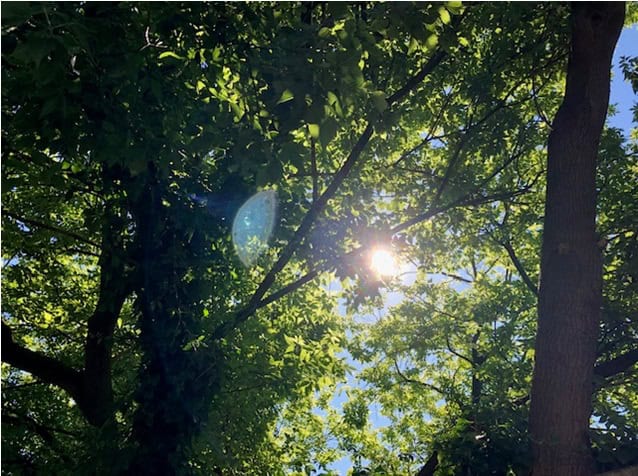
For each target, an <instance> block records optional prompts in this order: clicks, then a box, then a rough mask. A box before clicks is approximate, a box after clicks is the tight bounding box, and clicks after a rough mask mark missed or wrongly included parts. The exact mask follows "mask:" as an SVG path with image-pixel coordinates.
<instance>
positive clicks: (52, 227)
mask: <svg viewBox="0 0 638 476" xmlns="http://www.w3.org/2000/svg"><path fill="white" fill-rule="evenodd" d="M2 213H3V214H4V215H6V216H8V217H11V218H13V219H14V220H17V221H20V222H22V223H24V224H25V225H31V226H35V227H38V228H43V229H45V230H49V231H52V232H54V233H59V234H61V235H66V236H68V237H69V238H73V239H75V240H78V241H80V242H82V243H85V244H87V245H91V246H95V247H99V245H98V244H97V243H95V242H94V241H91V240H89V239H88V238H86V237H84V236H82V235H79V234H77V233H75V232H73V231H70V230H65V229H63V228H58V227H57V226H55V225H51V224H49V223H44V222H41V221H39V220H35V219H31V218H24V217H22V216H20V215H18V214H16V213H13V212H10V211H8V210H7V209H4V210H2Z"/></svg>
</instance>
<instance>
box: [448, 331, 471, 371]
mask: <svg viewBox="0 0 638 476" xmlns="http://www.w3.org/2000/svg"><path fill="white" fill-rule="evenodd" d="M445 344H446V346H447V349H448V350H449V351H450V352H451V353H452V354H454V355H456V356H457V357H458V358H459V359H462V360H465V361H466V362H468V363H469V364H470V365H471V366H472V367H474V362H473V361H472V359H470V358H469V357H466V356H464V355H463V354H459V353H458V352H457V351H455V350H454V349H453V348H452V345H451V344H450V338H449V336H445Z"/></svg>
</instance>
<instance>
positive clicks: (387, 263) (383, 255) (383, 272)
mask: <svg viewBox="0 0 638 476" xmlns="http://www.w3.org/2000/svg"><path fill="white" fill-rule="evenodd" d="M370 268H371V269H372V271H373V272H374V273H375V274H377V275H378V276H380V277H392V276H396V275H397V274H399V266H398V265H397V261H396V259H395V258H394V255H393V254H392V253H391V252H390V251H389V250H387V249H385V248H375V249H374V250H372V253H371V255H370Z"/></svg>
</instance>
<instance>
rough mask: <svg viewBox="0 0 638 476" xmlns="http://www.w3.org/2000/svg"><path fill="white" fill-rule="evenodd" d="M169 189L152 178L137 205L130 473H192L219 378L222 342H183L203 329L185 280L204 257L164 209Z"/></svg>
mask: <svg viewBox="0 0 638 476" xmlns="http://www.w3.org/2000/svg"><path fill="white" fill-rule="evenodd" d="M151 182H152V179H151ZM163 189H164V188H163V187H162V184H158V183H154V182H153V183H151V184H150V185H149V186H148V188H147V190H146V191H145V193H144V194H142V197H141V200H140V202H139V203H136V204H135V206H134V210H135V212H134V216H135V218H136V221H137V224H138V230H139V234H140V238H141V239H140V249H139V253H140V256H139V259H140V263H139V268H140V273H139V280H140V282H139V283H138V289H137V290H136V292H137V294H138V300H137V306H138V309H139V327H140V331H141V334H140V338H139V342H140V348H141V351H142V362H141V366H140V371H139V386H138V389H137V392H136V395H135V400H136V403H137V409H136V411H135V416H134V420H133V433H132V437H133V440H134V442H135V454H134V455H133V459H132V461H131V462H130V463H129V466H128V468H126V470H124V471H123V472H122V473H123V474H127V475H139V474H145V475H162V476H170V475H178V474H190V472H189V469H188V459H189V452H190V445H191V442H192V439H193V437H194V436H196V435H197V434H198V432H199V431H200V429H201V427H202V426H203V425H204V424H205V423H206V420H207V417H208V411H209V405H210V402H211V400H212V398H213V397H214V394H215V392H216V391H217V390H218V383H219V378H218V374H217V372H218V369H219V359H220V355H219V354H218V353H217V352H216V347H214V346H210V347H208V348H200V349H197V350H196V351H192V350H191V351H189V350H185V349H184V346H185V345H186V344H187V343H188V342H189V341H191V340H192V339H194V338H195V337H197V336H198V335H200V334H201V333H202V329H201V324H202V319H201V316H202V306H203V304H202V303H201V302H198V301H195V299H194V298H193V295H192V292H191V291H190V290H189V289H190V288H189V287H188V286H185V285H184V276H185V274H186V273H187V271H188V270H189V269H191V270H192V266H191V265H188V264H187V263H198V262H201V261H202V260H201V259H198V258H197V256H196V252H197V250H196V249H195V247H194V246H193V245H192V243H189V240H188V238H187V237H186V236H185V234H184V233H183V232H182V233H180V231H179V227H178V226H177V225H176V224H175V223H174V222H173V221H172V220H171V219H170V216H169V215H168V214H167V213H166V212H165V209H164V207H163V205H162V198H161V190H163ZM200 266H205V264H200ZM203 274H204V269H194V270H193V275H195V276H202V275H203ZM189 293H191V294H189Z"/></svg>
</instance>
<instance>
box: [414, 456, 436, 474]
mask: <svg viewBox="0 0 638 476" xmlns="http://www.w3.org/2000/svg"><path fill="white" fill-rule="evenodd" d="M438 465H439V453H438V452H437V451H433V452H432V454H431V455H430V457H429V458H428V460H427V461H426V462H425V464H424V465H423V466H422V467H421V469H420V470H419V472H418V473H417V475H416V476H434V472H435V471H436V468H437V466H438Z"/></svg>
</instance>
